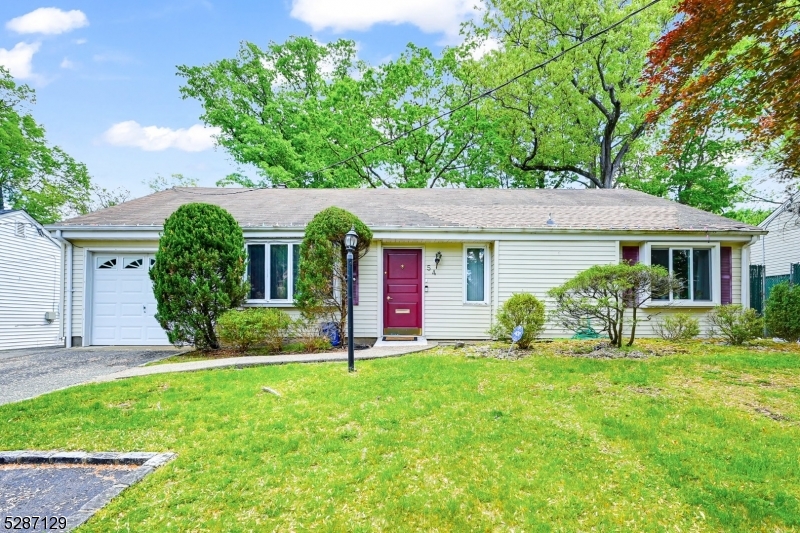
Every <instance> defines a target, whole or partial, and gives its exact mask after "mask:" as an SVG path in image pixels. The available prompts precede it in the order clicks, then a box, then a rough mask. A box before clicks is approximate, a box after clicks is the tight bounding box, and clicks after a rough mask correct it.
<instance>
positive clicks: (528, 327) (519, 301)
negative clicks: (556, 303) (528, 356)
mask: <svg viewBox="0 0 800 533" xmlns="http://www.w3.org/2000/svg"><path fill="white" fill-rule="evenodd" d="M517 326H522V328H523V334H522V338H521V339H520V340H519V341H518V342H517V345H518V346H519V347H520V348H528V347H529V346H530V345H531V343H532V342H533V341H534V340H535V339H536V337H538V336H539V334H540V333H541V332H542V330H543V329H544V304H543V303H542V302H540V301H539V299H538V298H536V296H534V295H533V294H530V293H527V292H521V293H517V294H513V295H511V298H509V299H508V300H506V301H505V303H504V304H503V307H502V308H501V309H500V311H498V313H497V318H496V319H495V322H494V325H493V326H492V328H491V329H490V330H489V333H490V334H491V335H492V336H493V337H495V338H497V339H510V338H511V332H512V331H513V330H514V328H515V327H517Z"/></svg>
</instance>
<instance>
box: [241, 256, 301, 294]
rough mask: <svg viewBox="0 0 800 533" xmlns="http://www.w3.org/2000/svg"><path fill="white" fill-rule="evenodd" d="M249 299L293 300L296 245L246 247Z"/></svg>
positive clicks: (296, 264)
mask: <svg viewBox="0 0 800 533" xmlns="http://www.w3.org/2000/svg"><path fill="white" fill-rule="evenodd" d="M247 255H248V257H249V259H250V260H249V262H248V265H247V277H248V279H249V280H250V295H249V299H250V300H264V301H268V302H291V301H294V297H295V291H296V286H297V274H298V272H299V265H300V244H296V243H292V244H288V243H264V244H248V245H247Z"/></svg>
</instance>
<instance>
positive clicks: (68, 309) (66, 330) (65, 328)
mask: <svg viewBox="0 0 800 533" xmlns="http://www.w3.org/2000/svg"><path fill="white" fill-rule="evenodd" d="M55 239H56V240H57V241H58V242H59V243H60V244H61V265H62V270H61V273H60V276H59V278H60V279H61V281H60V283H59V287H60V288H61V302H60V303H61V305H60V307H61V318H62V324H61V328H60V329H61V331H62V334H63V337H64V346H66V347H67V348H72V290H73V289H72V243H71V242H69V241H68V240H66V239H65V238H64V237H62V234H61V230H56V235H55ZM65 258H66V261H65ZM65 263H66V268H64V267H63V265H64V264H65ZM65 276H66V285H67V290H66V291H64V277H65Z"/></svg>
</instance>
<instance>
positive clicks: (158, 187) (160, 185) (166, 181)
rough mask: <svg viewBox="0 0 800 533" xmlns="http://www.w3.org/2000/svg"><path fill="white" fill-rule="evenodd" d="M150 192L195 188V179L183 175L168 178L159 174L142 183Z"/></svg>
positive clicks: (172, 175) (173, 175)
mask: <svg viewBox="0 0 800 533" xmlns="http://www.w3.org/2000/svg"><path fill="white" fill-rule="evenodd" d="M142 183H143V184H145V185H147V186H148V187H149V188H150V190H151V191H153V192H159V191H166V190H167V189H172V188H173V187H197V178H189V177H187V176H184V175H183V174H171V175H170V176H169V177H168V178H167V177H165V176H162V175H161V174H156V177H155V178H153V179H151V180H150V181H142Z"/></svg>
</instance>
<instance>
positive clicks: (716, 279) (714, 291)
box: [641, 241, 722, 308]
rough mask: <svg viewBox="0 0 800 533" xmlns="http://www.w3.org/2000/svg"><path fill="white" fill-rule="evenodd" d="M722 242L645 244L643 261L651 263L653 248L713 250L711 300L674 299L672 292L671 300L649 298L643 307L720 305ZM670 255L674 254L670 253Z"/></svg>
mask: <svg viewBox="0 0 800 533" xmlns="http://www.w3.org/2000/svg"><path fill="white" fill-rule="evenodd" d="M720 247H721V244H720V243H718V242H717V243H714V242H705V243H698V242H691V241H689V242H647V243H645V245H644V247H643V248H644V257H642V258H641V259H642V260H641V263H643V264H645V265H650V252H651V251H652V249H653V248H670V249H682V250H691V249H695V248H697V249H700V248H703V249H706V250H711V301H700V300H699V301H694V300H673V299H672V294H670V296H669V298H670V299H669V300H649V301H648V302H647V303H646V304H645V305H644V306H643V307H700V308H703V307H715V306H717V305H720V302H721V300H722V288H721V287H720V279H721V271H720V268H721V267H720ZM670 257H672V254H671V253H670Z"/></svg>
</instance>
